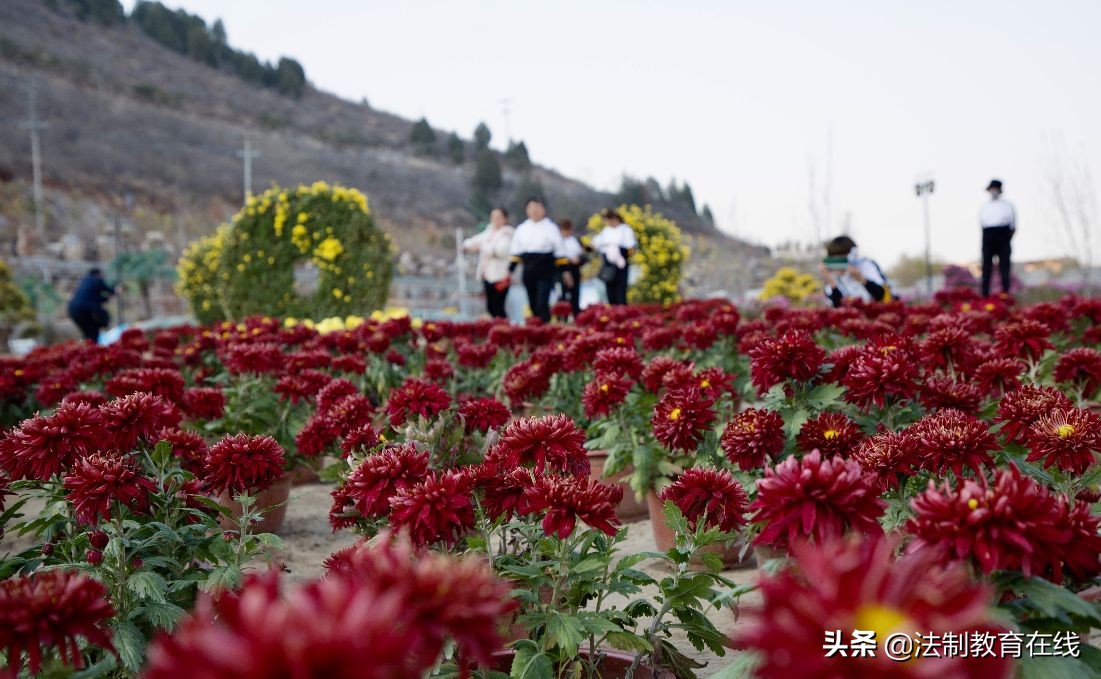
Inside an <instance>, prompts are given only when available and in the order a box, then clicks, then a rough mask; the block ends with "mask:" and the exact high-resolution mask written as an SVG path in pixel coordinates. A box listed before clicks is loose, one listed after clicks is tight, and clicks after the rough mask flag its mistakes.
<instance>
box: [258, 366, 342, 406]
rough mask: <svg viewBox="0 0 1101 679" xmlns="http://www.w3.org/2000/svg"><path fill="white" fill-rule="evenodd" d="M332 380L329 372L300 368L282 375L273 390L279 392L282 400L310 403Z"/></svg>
mask: <svg viewBox="0 0 1101 679" xmlns="http://www.w3.org/2000/svg"><path fill="white" fill-rule="evenodd" d="M332 380H333V378H332V377H331V376H330V375H329V374H328V373H324V372H321V371H320V370H312V369H306V370H300V371H299V372H296V373H293V374H290V375H283V376H282V377H280V378H279V381H278V382H276V383H275V387H274V388H273V389H272V391H274V392H275V393H277V394H279V400H281V401H290V402H291V403H294V404H297V403H308V402H310V401H312V400H313V399H314V397H315V396H317V393H318V392H319V391H321V390H322V389H324V388H325V386H326V385H328V384H329V382H331V381H332Z"/></svg>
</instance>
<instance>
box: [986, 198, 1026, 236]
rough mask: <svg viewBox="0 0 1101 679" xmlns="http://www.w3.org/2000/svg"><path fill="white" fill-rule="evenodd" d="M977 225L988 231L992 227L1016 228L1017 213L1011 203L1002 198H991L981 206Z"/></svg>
mask: <svg viewBox="0 0 1101 679" xmlns="http://www.w3.org/2000/svg"><path fill="white" fill-rule="evenodd" d="M979 223H980V224H982V228H984V229H989V228H990V227H992V226H1008V227H1009V228H1011V229H1016V228H1017V211H1016V210H1014V209H1013V205H1012V203H1010V202H1009V201H1007V200H1002V198H1000V197H998V198H993V199H991V200H989V201H987V202H986V203H984V204H983V206H982V210H980V211H979Z"/></svg>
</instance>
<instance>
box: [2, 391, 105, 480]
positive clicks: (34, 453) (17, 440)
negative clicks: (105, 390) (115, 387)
mask: <svg viewBox="0 0 1101 679" xmlns="http://www.w3.org/2000/svg"><path fill="white" fill-rule="evenodd" d="M103 429H104V427H103V415H102V414H101V413H100V412H99V410H98V409H97V408H93V407H92V406H90V405H88V404H86V403H63V404H61V405H60V406H59V407H58V408H57V410H56V411H54V414H53V415H49V416H46V417H43V416H41V415H36V416H34V417H32V418H30V419H28V420H24V421H23V423H22V424H20V425H19V428H18V429H16V430H14V431H13V432H11V433H10V434H9V435H8V437H7V438H6V439H4V440H3V442H2V443H0V467H2V468H3V469H4V470H5V471H6V472H7V474H8V477H9V478H10V479H12V480H13V481H14V480H19V479H36V480H38V481H48V480H49V479H50V477H52V476H53V475H54V474H57V473H59V472H64V471H66V470H68V468H69V466H70V465H72V463H73V461H75V460H79V459H80V458H83V457H87V456H88V455H91V454H93V453H97V452H100V451H102V450H104V448H105V444H106V442H105V441H104V440H103V438H104V437H103Z"/></svg>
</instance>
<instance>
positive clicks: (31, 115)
mask: <svg viewBox="0 0 1101 679" xmlns="http://www.w3.org/2000/svg"><path fill="white" fill-rule="evenodd" d="M37 95H38V92H37V87H36V84H35V81H33V80H32V81H31V85H30V89H29V91H28V92H27V119H26V120H24V121H23V122H22V123H21V124H20V127H22V128H23V129H25V130H30V132H31V172H32V176H33V180H32V181H33V185H34V229H35V231H36V232H37V233H38V240H39V245H40V246H43V247H44V246H45V245H46V213H45V211H44V210H45V206H44V205H43V201H42V149H41V145H40V144H39V140H38V132H39V131H40V130H45V129H46V128H47V127H49V125H48V124H47V123H46V122H45V121H44V120H39V119H38V114H37V111H36V108H35V103H36V102H35V99H36V98H37Z"/></svg>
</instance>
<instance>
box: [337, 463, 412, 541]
mask: <svg viewBox="0 0 1101 679" xmlns="http://www.w3.org/2000/svg"><path fill="white" fill-rule="evenodd" d="M427 473H428V453H422V452H418V451H417V447H416V445H414V444H412V443H406V444H404V445H401V446H398V447H396V448H386V449H383V450H381V451H379V452H377V453H375V454H373V455H369V456H368V457H367V459H366V460H364V461H363V463H362V464H360V465H359V466H358V467H356V468H355V469H353V470H352V471H351V473H350V474H348V478H347V479H346V480H345V481H344V483H343V484H342V485H341V486H340V487H339V488H337V489H336V490H334V491H333V493H332V496H333V506H332V509H331V510H330V511H329V523H330V524H331V525H332V527H333V530H334V531H336V530H339V529H341V528H345V527H347V526H351V525H354V524H355V523H356V522H357V521H358V520H360V519H365V518H376V517H381V516H386V515H387V514H388V513H389V512H390V500H391V498H393V497H394V496H395V495H397V493H398V491H401V490H404V489H406V488H408V487H409V486H412V485H413V484H414V483H417V482H419V481H422V480H423V479H424V478H425V475H426V474H427Z"/></svg>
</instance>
